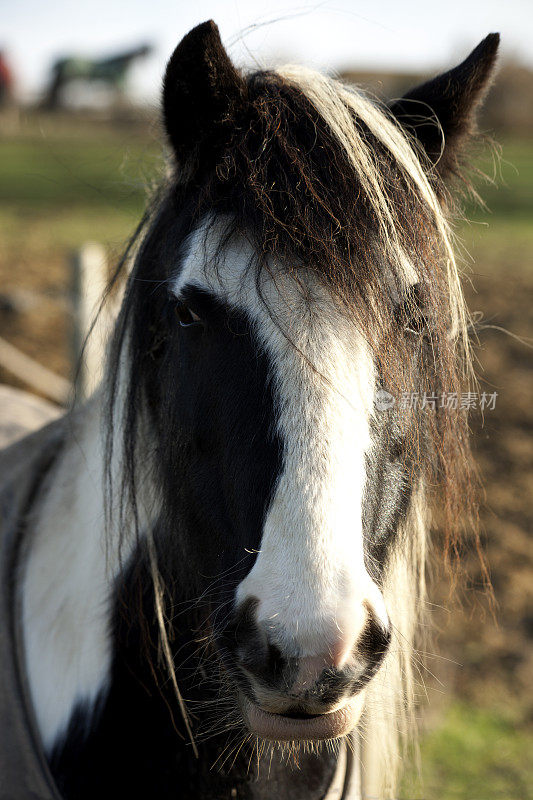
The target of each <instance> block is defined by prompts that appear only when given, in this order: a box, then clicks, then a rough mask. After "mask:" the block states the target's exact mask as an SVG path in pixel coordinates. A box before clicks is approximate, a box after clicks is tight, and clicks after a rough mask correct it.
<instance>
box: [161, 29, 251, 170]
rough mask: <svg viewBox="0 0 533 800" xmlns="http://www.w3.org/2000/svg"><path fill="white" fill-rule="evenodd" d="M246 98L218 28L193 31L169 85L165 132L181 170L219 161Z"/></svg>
mask: <svg viewBox="0 0 533 800" xmlns="http://www.w3.org/2000/svg"><path fill="white" fill-rule="evenodd" d="M245 93H246V86H245V83H244V80H243V78H242V75H241V74H240V73H239V72H238V71H237V70H236V69H235V67H234V66H233V64H232V63H231V60H230V58H229V56H228V54H227V52H226V50H225V49H224V46H223V44H222V42H221V40H220V34H219V31H218V28H217V26H216V25H215V23H214V22H213V21H212V20H211V21H209V22H203V23H202V24H201V25H198V26H197V27H196V28H193V29H192V31H189V33H188V34H187V35H186V36H185V37H184V38H183V39H182V40H181V42H180V43H179V45H178V46H177V47H176V49H175V50H174V53H173V54H172V56H171V58H170V61H169V62H168V65H167V69H166V73H165V78H164V82H163V116H164V124H165V129H166V132H167V135H168V137H169V139H170V143H171V145H172V148H173V150H174V153H175V155H176V158H177V160H178V162H179V163H180V164H185V163H188V164H195V165H199V164H200V163H201V161H202V158H203V157H205V158H206V159H207V160H209V161H211V160H212V159H213V156H214V154H215V151H216V150H217V144H218V142H220V141H221V140H223V139H225V138H226V137H227V131H228V128H229V126H231V123H232V121H233V120H234V118H235V115H236V112H237V111H238V108H239V107H240V106H242V104H243V102H244V96H245Z"/></svg>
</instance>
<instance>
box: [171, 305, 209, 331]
mask: <svg viewBox="0 0 533 800" xmlns="http://www.w3.org/2000/svg"><path fill="white" fill-rule="evenodd" d="M176 316H177V318H178V319H179V323H180V325H181V327H182V328H190V327H191V325H203V321H202V320H201V319H200V317H199V316H198V314H195V313H194V311H193V310H192V308H190V307H189V306H185V305H179V306H176Z"/></svg>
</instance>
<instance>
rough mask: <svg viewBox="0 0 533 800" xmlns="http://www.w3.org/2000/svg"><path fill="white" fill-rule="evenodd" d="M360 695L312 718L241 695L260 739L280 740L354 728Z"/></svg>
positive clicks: (331, 735) (319, 736) (340, 733)
mask: <svg viewBox="0 0 533 800" xmlns="http://www.w3.org/2000/svg"><path fill="white" fill-rule="evenodd" d="M362 705H363V698H362V697H361V695H358V696H357V697H354V698H352V699H351V700H349V701H348V702H347V703H346V704H345V705H343V706H342V708H339V709H337V711H332V712H330V713H329V714H320V715H318V716H315V717H311V718H309V719H295V718H293V717H285V716H283V715H282V714H272V713H271V712H270V711H264V710H263V709H262V708H259V706H257V705H256V704H255V703H252V702H251V701H250V700H248V698H245V697H241V708H242V712H243V716H244V719H245V722H246V724H247V725H248V728H249V729H250V732H251V733H253V734H255V735H256V736H259V737H260V738H261V739H270V740H272V741H278V742H280V741H281V742H288V741H298V740H307V741H309V740H312V741H320V740H323V739H338V738H339V737H341V736H346V734H348V733H350V731H352V730H353V729H354V728H355V726H356V724H357V722H358V721H359V718H360V716H361V711H362Z"/></svg>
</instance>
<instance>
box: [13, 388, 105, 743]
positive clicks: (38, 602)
mask: <svg viewBox="0 0 533 800" xmlns="http://www.w3.org/2000/svg"><path fill="white" fill-rule="evenodd" d="M101 408H102V397H101V395H100V394H97V395H96V396H95V397H94V398H93V399H92V400H91V401H89V402H88V403H87V405H86V406H84V407H83V408H82V409H80V410H79V411H78V412H76V413H74V414H73V415H72V417H71V418H70V419H68V420H67V426H68V430H67V435H66V440H65V445H64V448H63V450H62V451H61V453H60V454H59V456H58V459H57V461H56V463H55V465H54V467H53V469H52V471H51V472H50V474H49V475H48V477H47V481H48V483H47V485H46V486H45V487H43V492H42V495H41V497H42V500H41V502H40V504H39V507H38V508H37V509H36V512H35V514H34V515H33V517H32V519H31V521H30V527H29V531H28V535H29V537H30V539H29V547H28V556H27V561H26V564H25V569H24V573H23V576H22V615H23V635H24V645H25V653H26V667H27V673H28V678H29V684H30V689H31V694H32V698H33V703H34V708H35V712H36V717H37V723H38V726H39V728H40V731H41V735H42V738H43V743H44V745H45V748H46V749H47V750H49V749H50V748H51V747H52V746H53V744H54V743H55V741H56V740H57V737H58V736H59V735H60V734H61V732H62V731H63V730H64V729H65V726H66V725H67V723H68V721H69V718H70V716H71V713H72V711H73V709H74V708H75V707H76V705H77V704H78V703H84V704H86V705H87V706H88V707H89V708H90V707H91V706H93V705H94V702H95V700H96V699H97V697H98V695H99V694H100V693H101V692H102V691H104V690H105V688H106V684H107V682H108V679H109V669H110V663H111V643H110V631H109V625H110V618H111V607H110V606H111V603H112V598H111V584H112V581H113V578H114V576H115V575H116V573H117V571H118V569H119V561H118V548H117V547H115V546H114V543H113V541H112V540H111V542H109V541H106V538H105V519H104V496H103V440H102V434H101Z"/></svg>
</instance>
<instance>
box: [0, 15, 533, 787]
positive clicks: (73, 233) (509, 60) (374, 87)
mask: <svg viewBox="0 0 533 800" xmlns="http://www.w3.org/2000/svg"><path fill="white" fill-rule="evenodd" d="M2 10H3V14H2V16H3V20H2V21H3V32H2V38H1V39H0V383H1V382H3V383H7V384H10V385H12V386H16V387H20V388H25V389H29V390H31V391H37V393H40V394H41V395H42V396H48V398H49V399H55V400H56V401H58V400H59V401H60V400H61V398H62V397H64V394H65V387H68V382H69V381H70V380H71V379H72V374H73V367H72V363H73V359H72V352H73V348H75V343H74V344H73V332H72V331H73V292H74V289H73V283H74V282H75V277H74V274H73V263H77V264H78V265H79V262H80V258H81V259H82V260H83V259H84V258H86V257H87V252H88V251H87V248H86V247H85V248H84V245H85V244H86V243H87V242H89V241H93V242H96V243H97V244H98V245H99V247H98V248H96V249H95V248H92V249H91V248H89V251H90V252H89V257H88V258H89V262H91V259H92V263H94V261H95V259H96V261H99V262H101V263H105V265H106V267H105V268H104V270H105V269H107V268H112V266H113V265H114V264H115V263H116V260H117V258H118V257H119V255H120V253H121V251H122V250H123V248H124V245H125V242H126V241H127V239H128V237H129V236H130V235H131V233H132V232H133V230H134V228H135V226H136V224H137V222H138V220H139V218H140V215H141V212H142V210H143V207H144V204H145V200H146V197H147V191H148V190H149V189H150V187H152V186H153V185H154V182H157V179H158V176H160V175H161V173H162V170H163V164H164V162H163V155H162V140H163V137H162V135H161V130H160V126H159V111H158V95H159V88H160V83H161V76H162V73H163V70H164V65H165V60H166V59H167V58H168V57H169V55H170V53H171V51H172V50H173V48H174V47H175V45H176V44H177V42H178V41H179V39H180V38H181V37H182V36H183V35H184V34H185V33H186V32H187V31H188V30H189V29H190V28H191V27H192V26H193V25H195V24H197V23H199V22H202V21H203V20H205V19H209V18H213V19H215V21H216V22H217V23H218V24H219V27H220V29H221V33H222V36H223V39H224V41H225V42H226V44H227V45H228V47H229V50H230V53H231V54H232V56H233V58H234V59H235V61H236V62H237V63H238V64H240V65H243V66H251V67H253V66H268V65H272V64H276V63H279V62H281V61H303V62H305V63H307V64H310V65H312V66H316V67H319V68H321V69H324V70H326V71H328V72H331V73H334V74H340V75H341V76H342V77H343V78H346V79H348V80H352V81H354V82H356V83H359V84H361V85H363V86H364V87H366V88H368V89H370V90H371V91H373V92H374V93H376V94H378V95H380V96H384V97H397V96H399V95H400V94H401V93H402V91H404V90H405V89H407V88H409V87H410V86H412V85H413V84H414V83H416V82H417V81H419V80H422V79H425V78H427V77H428V76H430V75H432V74H434V73H435V72H437V71H438V70H439V69H444V68H448V67H450V66H452V65H454V64H455V63H457V62H458V61H460V60H462V58H464V56H466V54H467V53H468V52H469V51H470V50H471V49H472V48H473V47H474V46H475V45H476V44H477V43H478V42H479V41H480V40H481V39H482V38H483V37H484V36H485V35H486V34H487V33H489V32H490V31H493V30H497V31H500V32H501V34H502V55H501V66H500V71H499V74H498V76H497V79H496V82H495V85H494V88H493V90H492V92H491V94H490V96H489V99H488V102H487V104H486V107H485V109H484V112H483V114H482V118H481V129H482V130H483V131H484V132H486V133H488V134H490V135H491V136H493V137H494V138H495V139H496V141H497V142H498V143H499V146H500V147H501V158H499V159H498V158H495V157H494V154H493V151H491V150H490V149H489V148H486V149H485V150H483V149H481V150H480V151H479V153H478V155H477V156H476V161H475V163H476V166H477V167H479V168H480V170H481V171H482V172H483V173H484V174H485V176H486V177H485V178H483V177H481V176H480V178H479V180H478V181H477V189H478V191H479V193H480V195H481V196H482V198H483V200H484V201H485V203H486V208H483V207H481V206H480V205H479V204H474V203H470V204H467V205H466V208H465V212H466V220H465V221H461V222H458V223H457V225H458V233H459V235H460V237H461V239H462V242H463V244H464V252H463V255H462V262H463V269H464V271H465V274H466V280H465V287H466V292H467V295H468V299H469V303H470V307H471V310H472V311H473V312H479V319H480V320H481V321H482V323H483V324H482V325H481V328H480V333H479V341H478V343H477V345H476V356H477V360H478V375H479V379H480V391H486V392H490V393H493V392H497V393H498V396H497V401H496V404H495V408H494V409H493V410H487V411H486V412H485V414H484V419H482V418H481V415H480V414H478V413H476V412H474V414H473V418H472V429H473V434H474V447H475V451H476V457H477V461H478V464H479V468H480V471H481V475H482V478H483V482H484V487H485V489H484V497H483V503H482V509H481V522H482V531H483V540H484V545H485V548H486V552H487V556H488V560H489V563H490V568H491V577H492V584H493V587H494V594H495V598H496V608H495V610H494V611H491V608H490V603H489V600H488V598H487V595H486V593H484V592H483V590H482V576H481V572H480V569H479V562H478V559H477V556H476V555H475V552H474V548H473V546H471V543H468V542H467V543H466V546H465V552H464V559H463V563H464V569H465V575H464V577H463V578H462V579H461V581H460V586H458V587H456V588H455V589H453V588H452V587H451V585H450V584H451V581H450V577H449V575H447V574H446V572H445V571H444V570H443V569H442V568H440V566H439V564H440V562H441V560H442V559H439V553H440V550H439V543H438V536H437V543H436V547H435V557H434V568H433V572H434V581H433V588H432V591H431V597H430V599H431V602H432V605H431V618H432V625H433V628H434V630H435V636H434V642H433V644H432V645H431V647H430V652H428V653H426V654H425V666H424V665H423V664H422V661H423V654H421V664H420V675H419V693H420V697H421V699H423V701H424V702H423V706H421V710H420V718H421V724H422V730H423V736H422V782H421V781H420V778H419V777H418V776H417V772H416V769H415V768H414V767H412V768H411V769H410V770H409V771H408V775H407V777H406V780H405V783H404V787H403V790H402V795H401V797H402V798H404V800H419V799H420V798H425V800H455V799H456V798H457V800H459V799H462V798H468V800H489V799H490V800H492V798H502V800H503V799H505V800H525V798H529V797H533V788H532V787H533V725H532V723H533V605H532V597H533V557H532V546H531V541H532V539H531V530H532V517H533V515H532V508H531V498H532V497H533V438H532V428H533V410H532V399H533V391H532V390H533V385H532V380H531V365H532V361H533V352H532V350H531V344H532V339H533V332H532V307H533V221H532V215H533V49H532V47H531V34H532V33H533V6H532V5H531V3H530V2H529V0H524V2H519V0H507V2H505V3H501V2H500V1H498V2H492V1H491V0H485V1H484V2H470V3H465V2H458V0H449V1H448V2H447V3H442V4H438V6H437V4H432V3H427V2H421V1H420V2H418V1H417V0H403V2H401V3H398V2H392V0H391V1H390V2H389V1H386V2H380V1H379V0H377V1H376V2H374V3H363V2H355V1H353V0H352V2H348V0H346V1H345V2H343V0H337V2H322V3H305V2H302V3H301V5H294V6H292V5H291V4H290V3H279V2H278V3H276V2H269V0H262V2H259V0H248V2H246V3H244V2H222V1H220V2H215V0H211V2H203V1H202V0H198V2H196V3H194V4H192V3H187V4H185V3H181V2H179V0H178V2H176V1H175V2H169V1H168V0H152V1H151V2H150V3H145V2H139V1H138V0H130V2H129V3H128V4H127V8H126V6H125V4H123V3H121V2H118V0H93V1H92V2H91V3H83V2H82V3H77V4H73V3H70V2H66V0H48V2H47V3H41V2H39V1H38V0H18V2H17V3H16V4H14V3H10V4H4V3H2ZM80 248H82V249H81V250H80ZM80 254H81V255H80ZM97 266H98V264H97ZM95 269H96V268H95ZM78 277H79V276H78ZM95 280H96V278H95ZM78 288H79V287H78ZM10 347H11V349H10ZM13 347H14V348H16V350H13ZM6 354H7V355H6ZM28 356H29V357H30V358H33V359H35V361H36V362H37V363H38V364H39V365H40V366H43V367H46V368H48V369H49V370H50V371H51V372H52V373H53V374H52V375H47V374H46V373H45V375H44V378H43V379H42V380H40V381H37V385H36V383H35V381H33V379H32V363H31V362H28V361H27V360H26V361H25V360H24V357H28ZM17 358H18V359H19V360H18V361H17ZM21 364H22V366H21ZM36 369H37V368H36ZM42 377H43V376H41V378H42ZM54 378H59V379H60V380H59V382H57V383H54ZM61 379H63V381H61Z"/></svg>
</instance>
